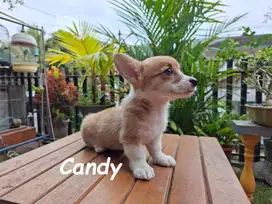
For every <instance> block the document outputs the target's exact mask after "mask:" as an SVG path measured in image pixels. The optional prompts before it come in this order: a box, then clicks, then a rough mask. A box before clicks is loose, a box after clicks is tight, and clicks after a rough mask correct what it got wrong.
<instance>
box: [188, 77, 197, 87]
mask: <svg viewBox="0 0 272 204" xmlns="http://www.w3.org/2000/svg"><path fill="white" fill-rule="evenodd" d="M189 82H191V84H192V85H193V86H194V87H196V85H197V80H196V79H195V78H191V79H190V80H189Z"/></svg>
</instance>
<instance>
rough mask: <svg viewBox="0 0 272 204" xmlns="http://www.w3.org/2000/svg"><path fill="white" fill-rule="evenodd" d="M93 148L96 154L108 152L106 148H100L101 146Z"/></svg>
mask: <svg viewBox="0 0 272 204" xmlns="http://www.w3.org/2000/svg"><path fill="white" fill-rule="evenodd" d="M93 148H94V151H95V152H96V153H98V154H99V153H102V152H104V151H105V150H106V148H104V147H100V146H99V145H93Z"/></svg>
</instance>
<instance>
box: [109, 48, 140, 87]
mask: <svg viewBox="0 0 272 204" xmlns="http://www.w3.org/2000/svg"><path fill="white" fill-rule="evenodd" d="M114 64H115V66H116V68H117V69H118V70H119V72H120V73H121V74H122V75H123V76H124V77H125V78H126V79H127V80H128V82H129V83H131V84H132V85H134V86H136V85H137V84H138V83H139V80H140V79H141V70H140V65H139V64H140V62H139V61H137V60H135V59H133V58H132V57H129V56H128V55H125V54H120V53H119V54H116V55H115V56H114Z"/></svg>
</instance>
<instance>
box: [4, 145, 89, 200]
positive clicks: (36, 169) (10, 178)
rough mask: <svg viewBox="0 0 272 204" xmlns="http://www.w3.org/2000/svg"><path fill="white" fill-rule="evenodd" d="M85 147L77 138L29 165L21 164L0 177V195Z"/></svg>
mask: <svg viewBox="0 0 272 204" xmlns="http://www.w3.org/2000/svg"><path fill="white" fill-rule="evenodd" d="M84 147H85V143H84V142H83V141H82V140H79V141H77V142H75V143H72V144H70V145H67V146H65V147H64V148H62V149H60V150H59V151H57V152H53V153H51V154H49V155H47V156H44V157H42V158H40V159H37V160H36V161H34V162H32V163H30V164H29V165H26V166H23V167H21V168H19V169H17V170H15V171H13V172H11V173H9V174H7V175H5V176H2V177H1V178H0V196H3V195H4V194H6V193H8V192H10V191H11V190H14V189H15V188H17V187H19V186H21V185H22V184H24V183H26V182H28V181H30V180H31V179H33V178H34V177H36V176H38V175H40V174H41V173H43V172H45V171H47V170H49V169H50V168H53V167H54V166H56V165H57V164H59V163H60V162H62V161H63V160H65V159H66V158H69V157H71V156H72V155H74V154H75V153H77V152H78V151H80V150H81V149H83V148H84Z"/></svg>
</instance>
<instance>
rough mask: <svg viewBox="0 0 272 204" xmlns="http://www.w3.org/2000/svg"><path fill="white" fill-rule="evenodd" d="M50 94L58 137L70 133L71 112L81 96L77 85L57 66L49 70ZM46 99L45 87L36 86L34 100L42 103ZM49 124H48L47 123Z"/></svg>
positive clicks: (55, 131)
mask: <svg viewBox="0 0 272 204" xmlns="http://www.w3.org/2000/svg"><path fill="white" fill-rule="evenodd" d="M46 83H47V85H48V95H49V102H50V107H51V116H52V121H53V128H54V133H55V137H56V138H62V137H64V136H67V135H68V124H69V121H70V120H69V113H70V111H71V110H72V109H73V108H74V107H75V106H76V104H77V102H78V98H79V93H78V91H77V87H76V86H75V85H74V84H73V83H67V82H66V79H65V75H64V74H63V73H62V72H61V71H60V70H59V69H58V68H56V67H51V68H50V69H49V70H47V82H46ZM42 94H43V99H44V101H45V100H46V94H45V91H44V89H43V88H38V87H35V98H34V102H35V103H36V104H40V103H41V100H42ZM47 125H48V124H47Z"/></svg>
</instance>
